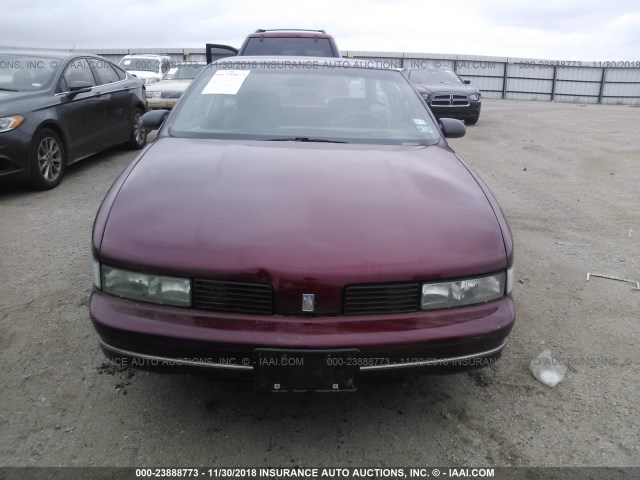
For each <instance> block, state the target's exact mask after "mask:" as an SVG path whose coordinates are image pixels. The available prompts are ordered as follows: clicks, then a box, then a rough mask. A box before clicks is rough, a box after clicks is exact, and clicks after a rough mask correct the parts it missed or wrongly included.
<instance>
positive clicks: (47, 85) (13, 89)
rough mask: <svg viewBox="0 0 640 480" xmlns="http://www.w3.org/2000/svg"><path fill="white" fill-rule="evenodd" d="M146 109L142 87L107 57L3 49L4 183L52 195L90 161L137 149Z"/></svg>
mask: <svg viewBox="0 0 640 480" xmlns="http://www.w3.org/2000/svg"><path fill="white" fill-rule="evenodd" d="M144 111H145V95H144V91H143V83H142V81H140V80H139V79H137V78H135V77H133V76H132V75H130V74H128V73H127V72H125V71H124V70H122V69H121V68H119V67H117V66H116V65H114V64H112V63H111V62H109V61H108V60H105V59H104V58H101V57H98V56H96V55H88V54H83V53H77V52H76V53H66V52H63V53H60V52H47V51H28V52H27V51H0V182H8V181H20V180H28V181H30V182H31V184H32V185H33V186H34V187H36V188H39V189H49V188H53V187H55V186H57V185H58V184H59V183H60V180H61V179H62V176H63V174H64V171H65V168H66V167H67V166H68V165H70V164H72V163H74V162H76V161H78V160H81V159H83V158H85V157H88V156H89V155H92V154H94V153H97V152H100V151H102V150H104V149H106V148H109V147H112V146H114V145H119V144H125V145H126V146H127V147H128V148H131V149H140V148H142V147H144V145H145V143H146V141H147V136H146V131H145V130H144V128H142V121H141V118H142V114H143V113H144Z"/></svg>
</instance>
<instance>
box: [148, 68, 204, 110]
mask: <svg viewBox="0 0 640 480" xmlns="http://www.w3.org/2000/svg"><path fill="white" fill-rule="evenodd" d="M205 66H206V63H204V62H184V63H180V64H176V65H174V66H173V67H172V68H170V69H169V70H168V71H167V73H165V75H164V77H162V80H160V81H159V82H156V83H154V84H152V85H149V86H147V94H146V95H147V108H149V109H150V110H153V109H159V108H164V109H169V108H173V106H174V105H175V104H176V102H177V101H178V99H179V98H180V96H181V95H182V93H183V92H184V91H185V90H186V89H187V87H188V86H189V84H190V83H191V82H192V81H193V79H194V78H196V76H198V73H200V72H201V71H202V70H203V69H204V67H205Z"/></svg>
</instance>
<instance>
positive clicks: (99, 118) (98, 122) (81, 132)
mask: <svg viewBox="0 0 640 480" xmlns="http://www.w3.org/2000/svg"><path fill="white" fill-rule="evenodd" d="M76 81H82V82H87V83H88V84H89V85H91V87H92V88H91V90H90V91H89V92H83V93H78V94H73V93H71V92H70V85H71V84H72V83H73V82H76ZM57 95H59V96H60V97H61V102H60V104H59V105H58V118H59V119H60V123H61V124H62V125H63V126H64V128H65V130H66V133H67V141H68V150H69V155H68V156H69V163H72V162H73V161H75V160H78V159H80V158H82V157H86V156H88V155H91V154H92V153H95V152H98V151H100V150H102V149H103V148H104V146H105V145H106V144H108V139H109V121H108V97H107V96H105V95H103V93H102V92H101V90H100V89H99V88H98V87H97V86H96V80H95V77H94V75H93V71H92V70H91V66H90V65H89V62H88V61H87V59H86V58H75V59H73V60H71V61H70V62H69V63H68V64H67V66H66V67H65V70H64V73H63V74H62V76H61V77H60V81H59V83H58V88H57Z"/></svg>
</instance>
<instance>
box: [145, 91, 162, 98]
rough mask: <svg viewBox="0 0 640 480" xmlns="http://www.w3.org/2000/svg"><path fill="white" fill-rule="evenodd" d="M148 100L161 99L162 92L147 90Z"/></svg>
mask: <svg viewBox="0 0 640 480" xmlns="http://www.w3.org/2000/svg"><path fill="white" fill-rule="evenodd" d="M147 98H160V92H150V91H149V90H147Z"/></svg>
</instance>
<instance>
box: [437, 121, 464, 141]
mask: <svg viewBox="0 0 640 480" xmlns="http://www.w3.org/2000/svg"><path fill="white" fill-rule="evenodd" d="M440 128H441V129H442V133H444V136H445V137H446V138H460V137H464V135H465V133H467V129H466V127H465V126H464V122H462V121H460V120H456V119H455V118H441V119H440Z"/></svg>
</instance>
